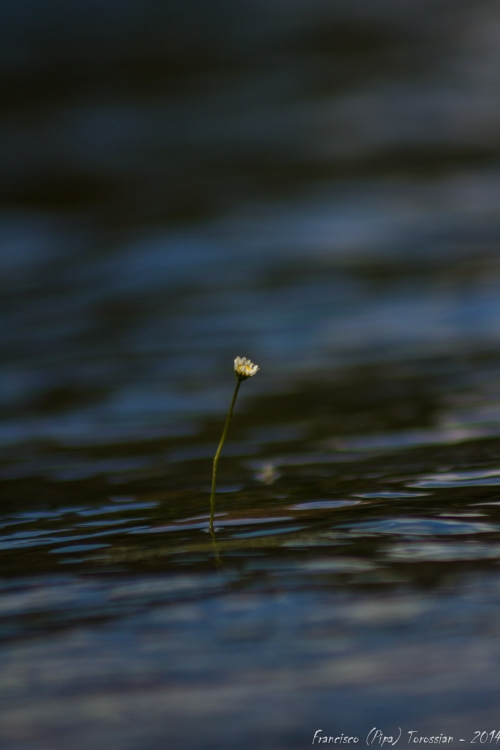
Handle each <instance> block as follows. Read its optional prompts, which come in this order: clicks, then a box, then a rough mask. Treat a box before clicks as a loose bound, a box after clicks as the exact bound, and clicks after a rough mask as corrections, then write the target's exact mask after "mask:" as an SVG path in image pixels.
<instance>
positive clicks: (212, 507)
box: [209, 378, 242, 532]
mask: <svg viewBox="0 0 500 750" xmlns="http://www.w3.org/2000/svg"><path fill="white" fill-rule="evenodd" d="M241 382H242V381H241V380H240V379H239V378H238V382H237V383H236V388H235V389H234V393H233V400H232V401H231V406H230V407H229V412H228V414H227V417H226V424H225V425H224V432H223V433H222V437H221V439H220V443H219V447H218V448H217V453H216V454H215V457H214V468H213V471H212V494H211V495H210V526H209V529H210V531H211V532H213V530H214V514H215V487H216V485H217V466H218V463H219V456H220V454H221V451H222V448H223V446H224V443H225V442H226V435H227V431H228V429H229V422H230V421H231V417H232V416H233V409H234V405H235V403H236V397H237V396H238V391H239V389H240V385H241Z"/></svg>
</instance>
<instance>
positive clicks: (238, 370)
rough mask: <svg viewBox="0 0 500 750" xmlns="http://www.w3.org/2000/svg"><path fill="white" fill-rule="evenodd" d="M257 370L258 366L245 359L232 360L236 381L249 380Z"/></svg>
mask: <svg viewBox="0 0 500 750" xmlns="http://www.w3.org/2000/svg"><path fill="white" fill-rule="evenodd" d="M258 370H259V366H258V365H254V363H253V362H251V361H250V360H249V359H247V358H246V357H236V359H235V360H234V372H235V374H236V377H237V378H238V380H246V379H247V378H251V377H252V375H255V373H256V372H258Z"/></svg>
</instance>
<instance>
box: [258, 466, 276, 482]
mask: <svg viewBox="0 0 500 750" xmlns="http://www.w3.org/2000/svg"><path fill="white" fill-rule="evenodd" d="M279 477H280V473H279V471H277V469H276V467H275V466H274V464H273V463H271V462H269V463H266V464H263V465H262V466H261V467H260V469H259V470H258V472H257V473H256V474H255V478H256V479H257V480H258V481H259V482H262V483H263V484H274V483H275V481H276V480H277V479H279Z"/></svg>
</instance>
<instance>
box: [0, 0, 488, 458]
mask: <svg viewBox="0 0 500 750" xmlns="http://www.w3.org/2000/svg"><path fill="white" fill-rule="evenodd" d="M0 7H1V18H2V21H1V25H0V39H1V41H0V55H1V57H0V66H1V76H2V91H3V95H2V100H1V128H2V138H1V152H0V191H1V214H0V242H1V255H0V264H1V266H0V287H1V295H2V296H1V300H2V321H3V325H2V328H1V332H0V336H1V346H0V351H1V357H2V368H1V373H0V377H1V383H2V387H1V390H0V393H1V400H2V407H3V414H4V419H3V420H2V423H1V428H0V440H1V441H2V442H3V443H5V444H11V443H12V441H19V440H23V441H24V440H32V439H36V440H39V439H56V440H62V441H75V440H85V441H87V440H90V441H93V440H95V439H97V440H103V439H108V438H109V439H115V438H117V437H119V438H120V439H123V438H124V437H127V438H128V437H131V436H134V437H137V436H139V437H149V436H151V434H152V433H153V434H155V435H156V434H162V435H163V434H165V433H169V432H171V433H173V434H176V433H178V432H179V431H180V432H181V433H182V432H185V430H186V429H196V424H197V423H198V421H199V418H200V416H206V415H209V414H211V413H216V414H218V413H220V409H221V408H222V407H223V406H225V399H226V397H227V393H226V390H227V383H226V382H225V374H226V373H227V370H228V368H230V366H231V365H230V363H231V362H232V359H233V358H234V356H236V355H240V356H248V357H251V358H252V359H254V360H255V361H257V362H259V363H260V364H261V374H260V375H259V381H258V382H257V381H255V384H254V383H252V389H254V390H253V393H256V391H255V388H257V389H258V390H259V393H267V392H270V389H271V391H273V390H275V389H276V388H280V389H284V388H285V387H286V388H290V387H291V388H292V389H293V388H296V387H297V383H298V382H299V381H300V380H301V379H302V378H304V377H312V378H313V379H314V378H316V377H318V374H321V373H327V376H328V377H332V375H333V372H334V371H335V373H337V374H338V373H339V371H340V369H339V368H344V367H353V366H358V365H360V364H367V363H373V362H375V363H382V362H387V361H388V360H390V361H391V362H395V361H396V360H405V361H406V362H414V361H415V360H416V359H418V360H420V361H421V360H422V359H429V358H440V357H442V356H446V357H449V356H450V355H451V356H455V357H459V358H462V359H463V358H464V356H469V355H474V356H475V355H477V354H478V352H480V353H482V354H487V355H492V354H494V356H495V358H496V351H497V347H498V342H499V338H500V314H499V313H500V297H499V295H498V285H499V273H500V265H499V259H500V255H499V245H498V241H499V237H500V212H499V211H498V203H499V198H500V169H499V156H500V135H499V133H500V97H499V95H498V94H499V86H500V60H499V58H500V52H499V46H498V34H499V33H500V11H499V9H498V6H497V4H496V3H495V2H488V0H474V2H472V0H453V2H450V1H447V0H405V1H404V2H401V0H381V1H380V2H377V3H376V4H374V3H372V2H369V1H368V0H367V1H366V2H365V1H364V0H356V1H355V2H352V1H351V0H350V1H349V2H348V1H347V0H328V2H326V1H324V0H308V1H307V2H302V1H301V0H289V1H288V2H286V3H285V2H282V1H279V0H266V2H256V3H252V4H248V3H238V4H234V3H232V2H225V0H213V1H212V2H211V3H200V2H196V1H195V0H187V1H186V2H175V1H174V0H170V2H166V3H160V2H156V1H155V2H153V1H152V0H141V2H138V1H134V0H130V1H127V2H117V0H101V1H100V2H93V1H91V2H85V3H83V2H80V1H79V0H75V2H72V3H71V4H70V5H67V4H63V3H59V2H55V1H54V2H50V1H48V0H47V1H46V2H32V1H30V0H20V1H19V2H18V3H15V4H12V3H6V2H4V3H2V4H1V6H0ZM285 380H286V381H287V385H286V386H285V382H284V381H285ZM475 387H476V388H477V385H476V386H475ZM248 390H250V389H248ZM490 395H491V394H490Z"/></svg>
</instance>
